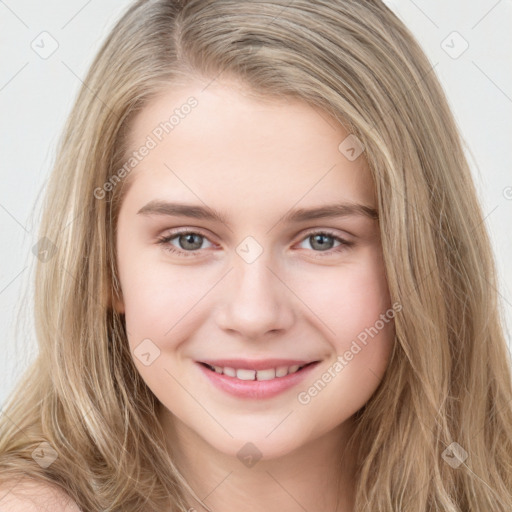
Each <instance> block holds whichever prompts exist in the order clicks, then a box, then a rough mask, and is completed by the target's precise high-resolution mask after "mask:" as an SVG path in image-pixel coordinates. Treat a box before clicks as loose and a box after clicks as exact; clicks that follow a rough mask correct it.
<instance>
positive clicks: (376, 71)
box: [0, 0, 512, 512]
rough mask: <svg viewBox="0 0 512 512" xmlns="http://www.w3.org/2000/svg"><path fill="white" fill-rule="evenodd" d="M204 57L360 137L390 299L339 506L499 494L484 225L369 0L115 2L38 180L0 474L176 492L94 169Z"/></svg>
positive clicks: (507, 397) (173, 504)
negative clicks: (27, 325)
mask: <svg viewBox="0 0 512 512" xmlns="http://www.w3.org/2000/svg"><path fill="white" fill-rule="evenodd" d="M219 76H220V77H221V78H222V77H232V78H236V79H237V80H239V81H240V82H242V83H244V84H246V85H247V86H249V87H250V88H251V90H252V91H254V94H255V95H259V96H260V97H261V98H265V97H271V98H286V97H294V98H299V99H301V100H303V101H304V102H307V103H308V104H310V105H312V106H315V107H318V108H319V109H322V110H323V111H325V112H327V113H329V114H331V115H333V116H334V117H335V118H336V119H338V120H339V122H340V123H341V124H342V125H343V126H344V127H345V128H346V129H347V130H349V131H350V133H352V134H354V135H355V136H357V138H358V139H359V140H360V141H361V142H362V144H363V146H364V148H365V156H366V158H367V160H368V163H369V166H370V169H371V172H372V176H373V179H374V182H375V187H376V193H377V200H378V211H379V222H380V230H381V239H382V248H383V253H384V259H385V265H386V273H387V279H388V283H389V291H390V295H391V299H392V301H398V302H399V303H400V304H401V306H402V309H401V311H400V312H399V313H397V314H396V316H395V329H396V336H397V338H396V339H397V343H396V344H395V348H394V351H393V353H392V356H391V360H390V363H389V367H388V369H387V371H386V373H385V376H384V378H383V380H382V382H381V384H380V386H379V388H378V389H377V391H376V392H375V393H374V395H373V396H372V397H371V399H370V400H369V402H368V403H367V404H366V405H365V406H364V407H363V408H362V409H361V410H360V411H358V413H357V414H356V416H357V429H356V432H355V434H354V437H353V442H354V446H358V447H359V451H358V453H357V460H358V472H357V488H356V504H355V512H363V511H364V512H370V511H371V512H375V511H379V512H396V511H397V510H400V511H411V512H422V511H425V512H427V511H429V512H430V511H434V510H443V511H449V512H482V511H484V510H485V511H491V510H492V511H493V512H498V511H503V512H505V511H507V512H510V510H511V509H512V384H511V380H512V379H511V362H510V359H509V356H508V351H507V347H506V342H505V339H504V335H503V331H504V328H503V324H502V320H501V317H500V309H499V303H498V301H497V292H496V288H497V283H496V275H495V267H494V260H493V255H492V252H491V249H490V242H489V239H488V235H487V233H486V229H485V224H484V222H483V216H482V211H481V208H480V206H479V204H478V201H477V196H476V192H475V189H474V185H473V181H472V178H471V175H470V170H469V168H468V163H467V161H466V158H465V155H464V152H463V149H462V142H461V140H460V136H459V134H458V131H457V127H456V124H455V122H454V119H453V116H452V114H451V112H450V110H449V107H448V104H447V101H446V99H445V96H444V93H443V91H442V88H441V86H440V84H439V82H438V80H437V78H436V75H435V73H434V71H433V69H432V66H431V65H430V63H429V62H428V59H427V58H426V57H425V55H424V53H423V52H422V50H421V49H420V47H419V45H418V44H417V42H416V41H415V39H414V38H413V36H412V35H411V33H410V32H409V31H408V30H407V28H406V27H405V26H404V25H403V23H402V22H401V21H399V20H398V18H397V17H396V16H395V15H394V14H393V13H392V12H391V10H390V9H389V8H387V7H386V6H385V5H384V4H383V3H382V2H381V1H379V0H317V1H315V2H310V1H307V0H295V1H293V2H289V0H266V1H264V2H263V1H258V0H251V1H243V2H237V1H230V0H211V1H208V2H205V1H202V0H191V1H187V0H182V1H178V0H174V1H173V0H166V1H164V0H154V1H151V0H149V1H146V0H144V1H142V0H139V1H137V2H135V3H134V4H133V5H132V6H131V7H130V8H129V9H128V10H127V12H126V13H125V15H124V16H123V17H122V19H121V20H120V21H119V22H118V23H117V25H116V27H115V28H114V30H113V31H112V32H111V34H110V36H109V37H108V39H107V40H106V42H105V43H104V45H103V47H102V48H101V50H100V51H99V54H98V55H97V57H96V59H95V61H94V62H93V64H92V67H91V69H90V71H89V73H88V75H87V77H86V78H85V79H84V82H85V86H84V87H83V88H82V89H81V91H80V93H79V96H78V98H77V100H76V103H75V105H74V108H73V110H72V112H71V115H70V116H69V119H68V122H67V125H66V128H65V132H64V135H63V138H62V139H61V142H60V147H59V151H58V155H57V158H56V162H55V166H54V169H53V172H52V174H51V177H50V181H49V184H48V191H47V195H46V202H45V207H44V215H43V218H42V223H41V229H40V236H41V238H44V239H45V240H46V242H45V243H46V245H47V247H48V248H49V250H48V252H47V253H46V254H47V256H46V257H45V258H41V260H40V261H38V263H37V268H36V282H35V326H36V333H37V340H38V344H39V355H38V357H37V360H36V361H35V362H34V363H33V364H32V366H31V367H30V368H29V369H28V370H27V371H26V374H25V375H24V377H23V379H22V380H20V382H19V383H18V385H17V387H16V388H15V390H14V391H13V392H12V395H11V396H10V400H9V401H8V402H7V404H6V406H5V408H4V413H5V414H4V415H3V416H2V418H1V419H0V434H1V440H0V473H1V478H0V480H7V479H8V478H9V479H10V478H18V477H20V476H22V475H29V476H32V477H34V478H37V479H40V480H45V481H47V482H51V483H54V484H57V485H58V486H61V487H62V488H63V489H64V490H65V491H66V492H67V493H68V494H69V496H71V497H72V498H73V499H74V500H75V501H76V502H77V504H78V505H79V506H80V507H82V508H83V509H84V510H105V511H107V510H108V511H118V510H123V511H127V510H129V511H143V510H144V511H147V510H155V511H157V510H179V511H186V510H187V508H188V507H187V504H186V500H185V498H184V496H185V494H184V489H185V487H186V482H185V481H184V479H183V478H182V476H181V475H180V473H179V471H178V468H177V467H176V466H175V465H174V463H173V460H172V454H170V453H168V452H167V451H166V449H165V438H164V434H163V431H162V429H161V426H160V424H159V422H158V421H157V415H156V412H157V408H158V405H159V404H158V401H157V400H156V398H155V396H154V395H153V394H152V392H151V391H150V390H149V388H148V387H147V386H146V385H145V383H144V381H143V380H142V379H141V377H140V376H139V374H138V372H137V370H136V367H135V365H134V363H133V361H132V357H131V354H130V351H129V348H128V343H127V338H126V332H125V324H124V318H123V316H122V315H119V314H118V313H117V312H116V311H115V310H114V308H113V307H112V302H113V300H114V297H115V296H116V294H118V293H119V292H120V289H119V282H118V279H117V268H116V252H115V237H114V233H115V226H116V220H117V213H118V210H119V205H120V203H121V201H122V197H123V193H122V191H123V187H122V186H115V187H112V189H111V190H110V189H109V190H106V189H105V187H104V184H106V183H109V182H110V183H112V182H113V181H112V180H114V179H116V175H117V178H119V170H120V169H121V167H122V165H123V163H124V162H126V158H127V155H128V152H129V150H130V149H132V150H133V148H129V147H128V146H127V142H126V140H127V137H126V135H127V133H128V132H129V128H130V120H131V119H132V118H133V116H134V115H135V114H136V113H137V112H138V111H140V109H142V108H144V105H145V104H146V103H147V102H148V101H149V100H150V99H151V98H152V97H154V95H155V94H157V93H158V92H160V91H162V90H163V89H164V88H168V87H170V86H172V85H173V84H178V83H186V81H187V80H189V79H190V78H194V77H200V78H201V79H203V80H205V81H206V82H207V81H211V80H215V79H217V78H218V77H219ZM102 187H103V188H102ZM98 188H102V190H103V191H105V190H106V192H105V193H104V194H103V192H102V195H104V197H103V198H98V197H97V196H98V195H99V194H98V193H95V190H96V191H97V190H98ZM107 188H108V187H107ZM41 443H48V445H49V446H50V447H51V449H52V450H53V452H52V453H54V454H55V455H56V459H55V460H54V461H53V462H52V463H51V464H50V465H48V466H47V467H43V466H42V465H40V464H37V463H36V461H35V458H34V457H33V452H34V450H36V449H37V448H38V447H40V446H46V447H47V446H48V445H41ZM454 460H455V461H456V464H454V463H453V461H454ZM450 461H452V463H450Z"/></svg>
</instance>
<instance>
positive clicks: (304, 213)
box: [137, 199, 379, 226]
mask: <svg viewBox="0 0 512 512" xmlns="http://www.w3.org/2000/svg"><path fill="white" fill-rule="evenodd" d="M137 214H140V215H148V216H149V215H167V216H179V217H190V218H193V219H205V220H212V221H217V222H221V223H222V224H225V225H227V226H229V221H228V220H227V218H226V217H225V216H224V215H223V214H222V213H220V212H219V211H217V210H215V209H214V208H210V207H209V206H206V205H205V206H200V205H192V204H184V203H171V202H168V201H162V200H158V199H156V200H153V201H150V202H149V203H147V204H146V205H145V206H143V207H142V208H141V209H140V210H139V211H138V212H137ZM349 216H363V217H367V218H370V219H372V220H377V219H378V218H379V216H378V213H377V210H376V209H375V208H371V207H369V206H365V205H363V204H357V203H340V204H329V205H324V206H319V207H316V208H299V209H296V210H292V211H290V212H288V213H287V214H286V215H284V216H283V217H282V219H281V221H283V222H285V223H290V224H292V223H299V222H305V221H308V220H314V219H324V218H334V217H349Z"/></svg>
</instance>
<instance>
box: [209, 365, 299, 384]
mask: <svg viewBox="0 0 512 512" xmlns="http://www.w3.org/2000/svg"><path fill="white" fill-rule="evenodd" d="M304 366H305V365H304ZM208 367H209V368H210V370H212V371H215V372H216V373H223V374H224V375H227V376H228V377H234V378H237V379H240V380H272V379H275V378H276V377H286V375H288V374H290V373H296V372H297V371H298V370H300V369H302V368H303V366H299V365H293V366H278V367H277V368H269V369H266V370H246V369H243V368H239V369H238V370H237V369H235V368H230V367H228V366H226V367H222V366H210V365H208Z"/></svg>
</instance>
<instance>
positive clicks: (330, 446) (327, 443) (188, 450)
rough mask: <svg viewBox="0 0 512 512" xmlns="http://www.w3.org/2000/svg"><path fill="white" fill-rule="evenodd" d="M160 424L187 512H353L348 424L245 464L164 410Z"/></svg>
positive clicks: (351, 426)
mask: <svg viewBox="0 0 512 512" xmlns="http://www.w3.org/2000/svg"><path fill="white" fill-rule="evenodd" d="M162 409H164V408H162ZM161 421H162V422H163V423H162V424H163V426H164V429H165V432H166V433H167V435H168V448H169V450H170V451H171V453H172V455H173V458H174V461H175V463H176V465H177V467H178V468H180V471H181V473H182V475H183V476H184V478H185V480H186V481H187V482H188V484H189V485H190V487H191V488H192V490H193V491H194V494H195V497H194V496H193V495H192V493H190V492H189V491H186V493H185V495H186V497H187V500H188V503H189V504H190V507H191V510H195V511H197V512H213V511H219V510H222V512H235V511H237V512H238V511H240V510H247V511H251V512H252V511H255V512H256V511H260V510H265V511H268V512H304V511H305V510H322V511H329V512H352V511H353V505H354V483H355V479H354V473H355V458H354V454H353V451H349V449H348V448H347V444H346V443H347V440H348V437H349V435H350V434H351V432H352V431H353V424H352V422H351V420H348V421H347V422H345V423H343V424H342V425H339V426H338V427H337V428H336V429H334V430H331V431H330V432H326V433H325V434H323V435H322V436H321V437H319V438H317V439H315V440H313V441H311V442H309V443H308V444H307V445H303V446H300V447H298V448H297V449H295V450H294V451H293V452H291V453H287V454H285V455H282V456H280V457H276V458H272V459H265V457H262V458H261V459H259V460H258V461H257V462H256V463H254V461H252V462H251V461H250V459H248V461H249V462H248V463H247V464H243V463H242V462H241V460H240V459H239V458H238V457H233V456H231V455H227V454H225V453H222V452H220V451H219V450H217V449H215V447H213V446H211V445H210V444H209V443H207V442H206V441H205V440H204V439H202V438H201V437H199V436H198V435H197V434H196V433H195V432H194V431H193V430H191V429H190V428H189V427H188V426H186V425H185V424H183V423H182V422H181V421H180V420H179V419H178V418H176V416H174V415H172V414H171V413H170V412H169V411H167V410H164V411H163V412H162V413H161Z"/></svg>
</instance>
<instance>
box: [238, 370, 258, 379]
mask: <svg viewBox="0 0 512 512" xmlns="http://www.w3.org/2000/svg"><path fill="white" fill-rule="evenodd" d="M255 376H256V372H255V371H254V370H237V371H236V378H237V379H240V380H254V377H255Z"/></svg>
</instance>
